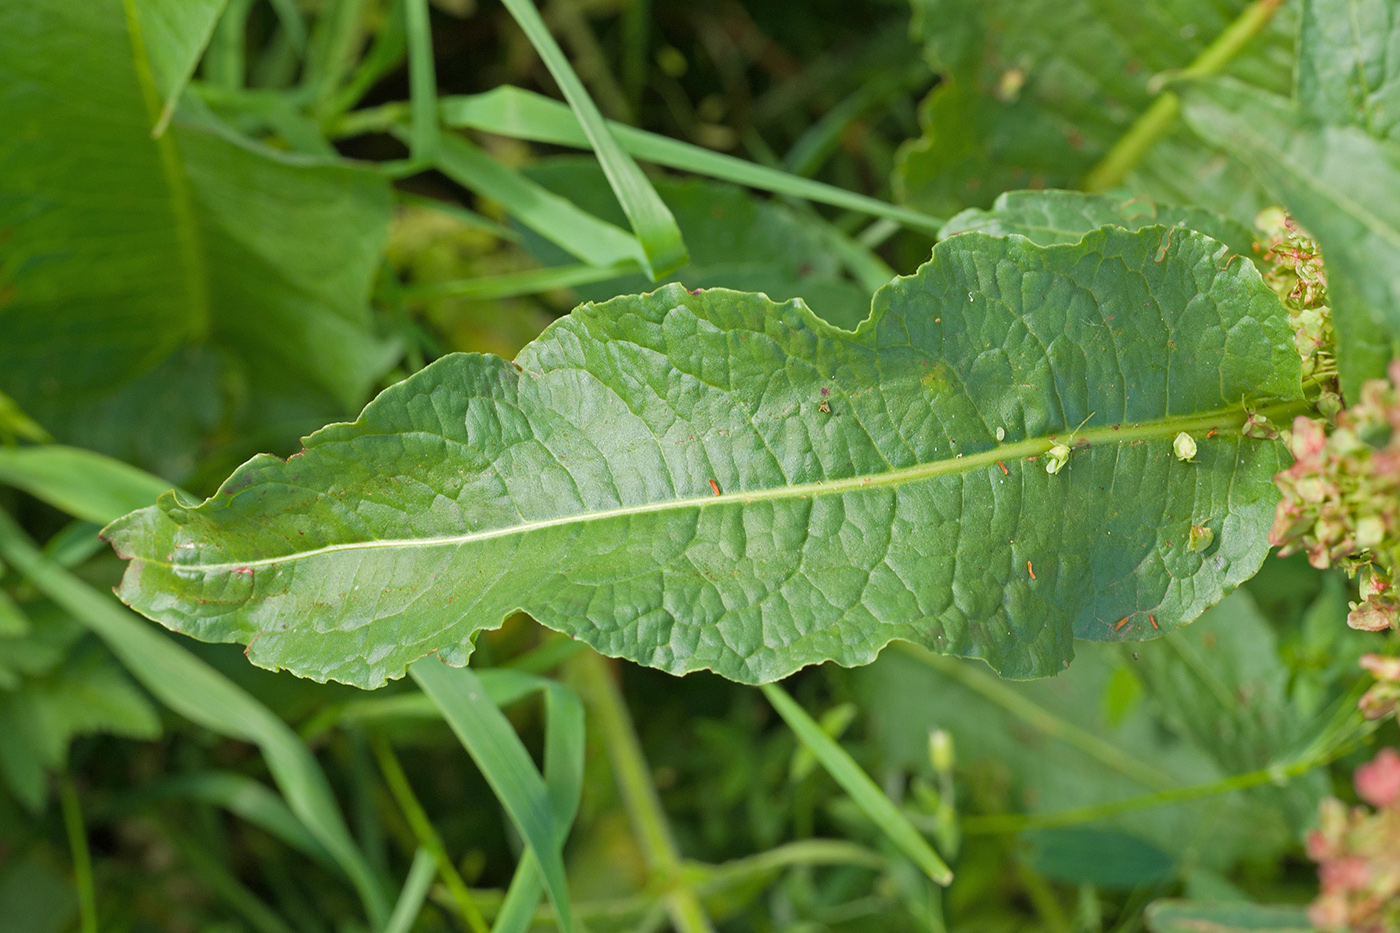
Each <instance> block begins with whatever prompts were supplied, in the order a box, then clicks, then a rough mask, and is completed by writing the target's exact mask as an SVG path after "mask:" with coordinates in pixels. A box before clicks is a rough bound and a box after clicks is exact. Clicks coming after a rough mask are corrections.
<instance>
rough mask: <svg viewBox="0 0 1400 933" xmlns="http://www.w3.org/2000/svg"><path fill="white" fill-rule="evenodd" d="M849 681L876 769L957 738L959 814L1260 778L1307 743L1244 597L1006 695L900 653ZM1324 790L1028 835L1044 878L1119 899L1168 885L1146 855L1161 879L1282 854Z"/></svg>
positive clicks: (1274, 791) (951, 666)
mask: <svg viewBox="0 0 1400 933" xmlns="http://www.w3.org/2000/svg"><path fill="white" fill-rule="evenodd" d="M854 677H855V684H856V690H857V696H858V697H859V699H860V701H861V706H862V708H864V709H868V710H870V716H871V724H872V728H873V738H874V740H875V742H876V745H877V746H878V748H879V749H880V750H881V753H882V760H884V761H886V762H887V763H889V764H891V765H893V766H895V767H898V768H901V769H909V770H913V771H915V772H921V771H926V770H927V768H928V765H927V757H928V752H927V746H928V735H929V732H930V731H931V730H933V729H945V730H947V731H949V732H950V733H951V734H952V735H953V738H954V747H955V748H956V749H957V755H958V763H959V768H960V769H961V770H962V772H963V773H964V774H967V775H968V776H969V780H970V782H971V783H972V784H974V785H979V786H981V787H983V788H984V790H983V792H982V793H980V794H978V795H975V799H974V800H971V801H968V802H967V803H966V804H965V806H967V807H970V808H976V809H982V808H989V807H990V808H995V809H996V810H998V811H1005V810H1009V811H1011V812H1025V813H1031V814H1054V813H1057V812H1059V811H1063V810H1069V809H1072V808H1077V807H1082V806H1092V805H1097V804H1103V803H1107V802H1109V801H1112V800H1116V799H1121V798H1128V797H1138V796H1141V795H1146V794H1151V793H1153V792H1155V791H1159V790H1162V789H1164V788H1177V787H1182V786H1188V785H1192V784H1204V783H1208V782H1211V781H1216V780H1219V779H1221V778H1224V777H1228V776H1231V775H1234V774H1237V773H1243V772H1246V771H1253V770H1255V769H1258V768H1263V767H1266V766H1268V765H1269V764H1271V763H1272V762H1273V760H1274V759H1275V757H1276V756H1280V755H1283V754H1285V753H1286V750H1287V749H1289V748H1291V747H1293V745H1294V743H1296V742H1298V741H1299V740H1300V739H1302V738H1304V737H1305V736H1304V731H1305V729H1306V728H1307V726H1308V722H1309V718H1310V717H1309V716H1307V715H1301V714H1300V713H1299V711H1298V710H1297V709H1296V707H1295V705H1294V704H1293V703H1291V702H1290V700H1289V698H1288V697H1287V696H1286V695H1285V692H1284V686H1285V683H1286V680H1287V678H1288V668H1287V667H1286V666H1285V664H1284V663H1283V660H1282V659H1281V657H1280V656H1279V652H1278V648H1277V644H1276V641H1275V638H1274V635H1273V633H1272V631H1271V629H1270V628H1269V625H1268V623H1267V622H1265V620H1264V619H1263V618H1262V617H1261V616H1260V615H1259V613H1258V611H1257V610H1256V609H1255V607H1254V604H1253V601H1252V600H1251V599H1250V597H1249V596H1248V595H1247V594H1245V593H1236V594H1233V595H1231V596H1230V597H1228V598H1227V599H1226V600H1225V601H1224V602H1222V603H1221V604H1220V605H1218V606H1216V607H1214V608H1212V609H1209V610H1207V611H1206V613H1205V615H1203V616H1202V617H1201V618H1200V619H1199V620H1197V621H1196V622H1195V623H1194V624H1192V625H1190V626H1188V627H1187V628H1185V629H1182V630H1180V631H1177V632H1173V633H1172V634H1170V635H1168V636H1167V637H1166V638H1165V639H1161V640H1158V641H1154V642H1151V643H1147V644H1143V645H1133V646H1132V647H1131V650H1128V649H1127V648H1126V647H1125V646H1112V645H1081V646H1080V650H1079V652H1078V657H1077V658H1076V659H1075V663H1074V665H1073V666H1072V667H1071V668H1070V670H1068V671H1065V672H1063V673H1062V674H1060V675H1058V676H1056V677H1055V678H1053V679H1050V680H1043V681H1036V682H1033V683H1025V684H1013V683H1006V682H1001V681H997V680H996V678H995V677H994V676H993V675H992V674H991V673H990V672H988V671H987V670H986V669H985V668H982V667H981V666H980V665H978V664H975V663H974V662H968V661H955V660H952V659H949V660H945V661H943V662H942V663H941V664H940V666H939V667H937V668H931V667H930V666H929V665H927V664H924V663H921V662H920V660H918V659H917V658H916V657H913V656H911V655H910V654H907V653H905V652H889V653H888V654H887V655H886V656H882V657H881V658H880V659H879V660H878V661H876V662H875V663H874V664H873V665H871V666H870V667H869V668H866V669H864V670H861V671H858V672H856V673H855V675H854ZM1008 694H1009V695H1011V696H1013V697H1015V698H1016V699H1018V700H1019V701H1020V702H1023V703H1029V704H1031V705H1033V706H1034V707H1035V708H1036V709H1037V710H1039V711H1040V712H1041V713H1042V714H1046V715H1048V716H1049V717H1051V718H1052V719H1054V720H1055V721H1057V723H1058V724H1059V726H1058V727H1059V728H1060V729H1062V730H1063V731H1062V732H1061V733H1058V734H1057V733H1052V732H1048V731H1045V730H1043V729H1041V728H1039V727H1038V726H1037V723H1036V722H1034V721H1028V720H1026V719H1024V718H1022V717H1020V716H1018V715H1017V714H1016V711H1015V709H1014V708H1012V707H1011V706H1010V705H1008V704H1006V703H1004V702H999V701H998V700H997V697H999V696H1003V695H1008ZM1326 790H1327V788H1326V782H1325V780H1324V779H1323V777H1322V775H1321V774H1319V773H1314V774H1311V775H1308V776H1305V777H1303V778H1297V779H1294V780H1293V781H1292V782H1290V783H1289V784H1287V785H1285V786H1284V787H1280V788H1274V787H1264V788H1257V789H1254V790H1252V791H1249V792H1248V793H1244V794H1232V795H1228V796H1218V797H1213V798H1208V799H1205V800H1200V801H1193V802H1189V803H1177V804H1169V805H1164V806H1160V807H1156V808H1150V809H1144V810H1139V811H1136V812H1131V813H1125V814H1119V815H1117V816H1113V817H1110V818H1107V819H1105V820H1102V821H1099V822H1095V823H1092V824H1087V825H1080V826H1076V827H1063V828H1056V829H1045V830H1038V831H1036V832H1034V833H1033V834H1031V836H1032V838H1034V839H1035V841H1036V842H1037V843H1038V844H1040V845H1042V846H1046V845H1049V846H1054V847H1055V851H1057V852H1058V853H1059V854H1060V856H1061V858H1060V864H1058V865H1053V866H1045V867H1046V868H1047V869H1048V870H1049V871H1050V872H1052V873H1053V875H1054V876H1055V877H1057V878H1060V879H1061V880H1064V881H1069V882H1072V883H1099V884H1102V883H1108V884H1109V886H1111V887H1126V888H1130V887H1134V886H1135V885H1137V884H1143V883H1149V882H1156V881H1162V880H1164V878H1163V877H1161V876H1160V875H1158V876H1155V877H1154V876H1152V874H1151V872H1152V871H1159V870H1160V868H1161V864H1160V862H1157V861H1156V860H1154V859H1153V857H1152V856H1151V854H1150V853H1151V852H1154V851H1155V852H1157V853H1159V854H1160V853H1166V854H1167V855H1168V856H1170V857H1169V859H1168V860H1167V864H1166V868H1167V870H1168V871H1167V874H1168V875H1177V874H1179V873H1186V872H1189V871H1191V870H1193V869H1207V870H1210V871H1215V872H1224V871H1227V870H1229V869H1230V868H1232V867H1233V866H1234V865H1235V864H1236V863H1238V862H1239V861H1240V860H1242V859H1243V860H1253V859H1256V858H1268V857H1270V856H1277V855H1281V854H1282V853H1283V852H1286V851H1290V850H1291V849H1292V847H1293V846H1294V845H1295V844H1296V843H1295V840H1296V838H1297V834H1299V833H1301V832H1302V831H1303V830H1304V829H1305V828H1306V827H1307V826H1309V825H1310V823H1311V821H1312V819H1313V818H1314V813H1315V810H1316V805H1317V801H1318V800H1319V799H1321V797H1322V795H1323V794H1324V793H1325V792H1326ZM1281 816H1282V817H1283V819H1282V820H1281V819H1280V817H1281ZM1085 829H1093V830H1095V831H1098V832H1099V833H1101V834H1103V833H1112V834H1117V835H1115V836H1113V837H1112V838H1113V839H1114V840H1115V841H1114V842H1113V844H1114V845H1115V847H1116V848H1117V849H1118V850H1119V851H1120V853H1121V854H1123V859H1122V860H1123V861H1125V862H1127V861H1134V866H1135V870H1136V871H1137V872H1140V873H1141V874H1133V872H1132V871H1129V866H1128V865H1126V864H1125V865H1112V866H1105V865H1104V864H1103V862H1104V852H1103V851H1102V845H1101V844H1102V843H1104V842H1106V841H1108V840H1109V838H1110V837H1109V836H1106V835H1100V836H1097V837H1084V836H1082V835H1079V834H1080V833H1082V831H1083V830H1085ZM1129 855H1132V856H1133V857H1134V858H1133V859H1130V858H1129ZM1110 861H1112V860H1111V859H1110ZM1106 871H1108V872H1113V873H1114V874H1113V875H1112V876H1106V875H1105V872H1106ZM1106 879H1107V880H1106Z"/></svg>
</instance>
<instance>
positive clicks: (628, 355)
mask: <svg viewBox="0 0 1400 933" xmlns="http://www.w3.org/2000/svg"><path fill="white" fill-rule="evenodd" d="M1225 253H1226V251H1225V249H1224V247H1222V246H1221V245H1220V244H1218V243H1216V242H1215V241H1213V240H1210V239H1208V238H1205V237H1202V236H1200V235H1198V234H1193V233H1190V232H1187V231H1180V230H1172V231H1169V230H1167V229H1166V228H1162V227H1155V228H1149V229H1145V230H1142V231H1139V232H1136V233H1128V232H1125V231H1122V230H1115V229H1113V228H1105V229H1104V230H1102V231H1100V232H1099V233H1097V234H1093V235H1090V236H1088V237H1085V239H1084V240H1083V241H1082V242H1081V243H1079V244H1074V245H1064V246H1054V247H1045V248H1041V247H1036V246H1034V245H1033V244H1031V243H1029V242H1028V241H1026V240H1023V239H1020V238H1008V239H993V238H989V237H985V236H979V235H975V234H968V235H964V236H959V237H954V238H952V239H950V240H948V241H946V242H945V243H943V244H940V245H939V246H938V247H937V248H936V250H935V252H934V258H933V259H932V260H931V261H930V262H929V263H928V264H926V265H925V266H924V267H922V268H921V269H920V271H919V272H918V273H917V274H916V275H914V276H912V277H909V278H905V279H897V280H896V281H895V282H894V283H892V284H891V285H890V286H889V287H888V288H886V289H884V290H882V291H881V292H879V293H878V294H877V295H876V300H875V311H874V313H873V314H874V316H873V318H872V320H871V321H869V322H867V323H866V324H865V325H863V326H862V329H861V330H860V331H859V332H858V333H857V334H854V335H852V334H849V333H846V332H843V331H839V330H835V329H833V328H831V327H829V325H826V324H824V323H823V322H821V321H820V320H819V319H818V318H816V317H815V316H814V315H813V314H812V313H811V312H810V311H808V310H807V309H806V308H805V307H804V306H802V305H801V304H798V303H789V304H785V305H777V304H774V303H772V302H770V301H768V300H767V299H764V298H762V297H761V296H752V295H746V294H742V293H738V292H729V291H724V290H718V289H715V290H707V291H702V292H699V293H695V294H692V293H689V292H687V291H686V290H685V289H684V288H682V287H679V286H674V285H672V286H665V287H663V288H661V289H659V290H658V291H657V292H655V293H653V294H651V295H643V296H637V297H630V298H623V299H618V300H616V301H614V302H609V303H607V304H604V305H598V306H585V307H584V308H581V309H579V310H578V311H576V312H574V314H572V315H570V316H569V317H568V318H565V319H563V320H561V321H559V322H557V323H556V324H554V325H552V326H551V328H550V329H549V330H548V331H546V333H545V334H544V335H543V336H542V337H541V338H540V339H539V340H537V341H535V342H534V343H532V344H531V345H530V346H529V347H527V348H526V349H525V350H524V351H523V352H522V353H521V355H520V356H519V357H518V358H517V360H516V362H515V363H514V364H510V363H507V362H505V361H503V360H500V359H498V358H494V357H486V356H452V357H447V358H444V359H442V360H440V361H438V362H437V363H435V364H434V365H432V366H430V367H428V368H427V369H425V370H423V371H422V372H420V373H419V374H417V375H416V376H414V377H412V378H411V379H409V380H407V381H406V382H404V383H401V384H399V385H398V386H395V387H393V388H391V389H390V390H388V391H386V392H385V393H383V394H382V395H381V396H380V397H379V398H378V399H377V400H376V401H375V402H374V403H372V404H371V405H370V406H369V407H368V408H367V409H366V411H365V413H364V414H363V415H362V416H361V418H360V420H359V421H357V422H356V423H355V424H352V425H332V426H330V427H328V428H326V429H324V430H322V431H320V432H318V433H317V434H316V435H313V436H312V437H311V438H308V439H307V448H306V451H305V452H304V453H303V454H302V455H299V456H296V457H293V458H292V459H291V460H289V461H287V462H285V463H284V462H282V461H280V460H278V459H276V458H271V457H260V458H255V459H254V460H252V461H250V462H249V463H248V464H246V465H245V466H244V467H242V468H241V469H240V470H239V471H237V472H236V473H235V474H234V475H233V476H232V477H231V478H230V479H229V480H228V481H227V482H226V483H225V485H224V487H223V488H222V489H221V491H220V492H219V493H218V494H217V495H216V496H215V497H214V498H213V499H211V500H210V501H208V502H207V503H206V504H204V505H202V506H200V507H198V508H194V507H187V506H184V505H182V504H180V503H179V502H177V501H175V500H174V498H173V497H170V496H167V497H163V499H162V502H161V503H160V505H159V506H158V507H156V508H152V509H146V510H143V511H140V512H136V513H133V514H132V515H130V516H128V517H126V518H124V519H122V520H120V521H118V522H116V523H114V524H113V525H112V526H110V527H109V528H108V529H107V532H106V533H107V534H108V536H109V537H110V539H111V540H112V541H113V543H114V545H115V546H116V547H117V549H118V551H119V552H120V553H122V554H123V555H124V556H128V557H130V558H131V559H132V563H131V564H130V566H129V567H128V569H127V574H126V577H125V579H124V581H123V584H122V587H121V590H120V594H121V596H122V598H123V599H125V600H126V601H127V602H128V603H129V604H131V605H132V606H133V607H135V608H137V609H139V610H140V611H142V612H144V613H146V614H148V615H150V616H152V617H154V618H156V619H158V620H159V621H161V622H163V623H164V624H166V625H168V626H170V627H172V628H175V629H177V630H180V631H184V632H186V633H188V634H191V635H193V636H195V637H197V638H203V639H208V640H225V641H227V640H237V641H244V642H247V643H248V644H249V650H248V655H249V657H250V658H251V659H252V660H253V661H254V662H255V663H258V664H261V665H264V666H270V667H286V668H289V669H291V670H293V671H294V672H296V673H298V674H301V675H303V676H309V677H312V678H316V679H326V678H333V679H337V680H344V681H347V682H351V683H356V684H359V685H363V686H373V685H377V684H379V683H382V682H383V680H384V679H385V678H387V677H395V676H399V675H400V674H401V673H402V671H403V668H404V666H405V664H407V663H408V662H410V661H412V660H414V659H416V658H418V657H421V656H423V655H425V654H428V653H431V652H433V651H436V652H438V653H439V654H440V655H441V657H442V658H443V659H444V660H446V661H448V662H449V663H453V664H462V663H465V661H466V659H467V656H468V654H469V653H470V649H471V641H472V638H473V636H474V634H475V633H476V632H477V631H479V630H480V629H481V628H482V627H484V626H490V625H494V624H496V623H497V622H498V621H499V620H500V619H501V618H502V617H503V616H504V615H506V614H508V613H509V612H511V611H514V610H516V609H525V610H526V611H529V612H530V613H531V614H533V615H534V616H536V618H538V619H539V620H540V621H541V622H543V623H544V624H546V625H548V626H550V627H553V628H557V629H559V630H561V631H564V632H567V633H569V634H571V635H575V636H577V637H580V638H582V639H584V640H585V641H588V642H589V643H590V644H592V645H594V646H595V647H597V648H598V649H599V650H601V651H603V652H605V653H609V654H613V655H620V656H625V657H628V658H631V659H634V660H637V661H639V662H641V663H644V664H648V665H651V666H654V667H659V668H662V669H664V670H668V671H671V672H674V673H681V672H684V671H688V670H695V669H699V668H710V669H713V670H715V671H716V672H718V673H721V674H723V675H725V676H727V677H730V678H733V679H738V680H744V681H764V680H772V679H775V678H778V677H782V676H784V675H785V674H787V673H789V672H791V671H792V670H795V669H796V668H798V667H801V666H803V665H804V664H810V663H814V662H817V661H821V660H826V659H835V660H838V661H840V662H842V663H845V664H859V663H864V662H867V661H869V660H871V659H872V658H873V657H874V656H875V654H876V653H877V652H878V651H879V649H880V648H881V647H882V646H883V645H884V644H886V643H887V642H889V641H890V640H892V639H895V638H904V639H909V640H913V641H916V642H920V643H923V644H927V645H929V646H932V647H934V648H935V649H936V650H939V651H942V652H947V653H955V654H962V655H975V656H980V657H984V658H986V659H987V660H988V661H989V662H990V663H991V664H992V665H993V666H994V667H996V668H997V669H998V670H1000V671H1002V672H1003V673H1006V674H1008V675H1011V676H1018V677H1029V676H1036V675H1045V674H1049V673H1053V672H1055V671H1056V670H1058V669H1060V668H1061V667H1062V666H1063V665H1065V664H1067V663H1068V660H1069V657H1070V655H1071V647H1070V641H1071V638H1072V636H1073V635H1075V634H1078V635H1081V636H1085V637H1093V638H1110V639H1118V638H1130V637H1150V636H1151V635H1152V634H1153V633H1154V632H1155V631H1157V630H1158V629H1160V628H1166V629H1171V628H1175V627H1177V626H1179V625H1182V624H1184V623H1186V622H1189V621H1190V620H1191V619H1193V618H1195V617H1196V616H1197V615H1198V614H1199V613H1200V612H1201V611H1202V610H1204V609H1205V608H1206V607H1207V606H1208V605H1210V604H1211V603H1213V602H1215V601H1216V600H1218V599H1219V598H1220V597H1221V596H1222V595H1224V593H1226V592H1228V591H1229V590H1230V589H1232V588H1233V587H1235V586H1236V585H1238V584H1239V583H1240V582H1241V581H1243V580H1245V579H1247V578H1248V577H1249V576H1251V575H1252V574H1253V573H1254V572H1255V571H1256V570H1257V569H1258V566H1259V563H1260V561H1262V559H1263V556H1264V553H1265V552H1266V550H1267V545H1266V542H1265V539H1264V534H1265V530H1266V529H1267V527H1268V525H1269V524H1270V520H1271V518H1272V511H1273V503H1274V499H1275V495H1276V493H1275V492H1274V488H1273V484H1272V482H1271V477H1272V474H1273V473H1274V472H1276V471H1277V470H1278V469H1279V467H1280V456H1281V447H1280V445H1278V444H1276V443H1274V442H1267V441H1257V440H1253V439H1249V438H1244V437H1242V436H1241V435H1240V433H1239V426H1240V424H1241V422H1242V420H1243V411H1242V407H1241V402H1242V400H1248V399H1255V400H1261V401H1262V400H1263V399H1266V398H1270V397H1272V398H1277V399H1296V398H1297V397H1298V396H1299V394H1300V385H1299V363H1298V358H1297V354H1296V352H1295V351H1294V350H1293V348H1292V344H1291V340H1290V339H1289V335H1290V332H1289V330H1288V324H1287V319H1286V316H1285V314H1284V312H1283V309H1282V306H1281V305H1280V304H1279V303H1278V300H1277V298H1276V297H1275V296H1274V295H1273V293H1272V292H1270V291H1269V290H1268V289H1267V287H1266V286H1265V285H1264V284H1263V282H1262V280H1260V278H1259V276H1258V273H1257V272H1256V271H1255V270H1254V268H1253V266H1250V265H1247V264H1244V263H1234V264H1229V263H1227V262H1226V261H1225ZM1291 407H1293V408H1296V407H1297V404H1296V403H1295V404H1294V405H1292V406H1291ZM1285 410H1291V408H1290V407H1289V406H1285ZM1282 413H1284V411H1278V412H1276V416H1277V415H1278V414H1282ZM1144 422H1146V424H1142V423H1144ZM1080 425H1083V426H1084V429H1085V433H1084V434H1083V435H1081V436H1082V438H1083V439H1084V440H1087V441H1090V442H1091V443H1090V444H1089V446H1088V447H1087V448H1081V449H1080V450H1078V451H1077V452H1076V453H1075V455H1074V458H1073V460H1072V461H1071V464H1070V466H1069V467H1068V469H1067V470H1066V471H1065V472H1063V473H1061V474H1059V475H1053V476H1052V475H1049V474H1048V473H1047V472H1046V470H1045V469H1044V463H1043V462H1041V461H1034V462H1033V461H1028V460H1027V459H1025V458H1027V457H1037V456H1040V455H1044V454H1045V452H1046V451H1047V450H1048V449H1049V447H1050V441H1049V440H1048V438H1049V437H1050V436H1051V435H1063V434H1065V433H1067V432H1069V431H1072V430H1074V429H1075V428H1076V427H1077V426H1080ZM1120 426H1121V431H1120ZM1184 427H1191V428H1192V429H1194V430H1196V431H1197V432H1198V433H1199V434H1200V435H1201V437H1200V440H1199V442H1198V443H1199V444H1200V453H1199V455H1198V458H1197V461H1196V462H1193V463H1182V462H1179V461H1177V460H1176V459H1175V457H1174V456H1173V455H1172V453H1171V439H1172V437H1173V436H1174V435H1175V434H1176V433H1177V431H1178V430H1181V429H1182V428H1184ZM997 428H1001V429H1002V431H1003V434H1004V443H1001V444H999V441H998V438H997V437H996V429H997ZM1208 428H1210V429H1215V430H1217V431H1218V434H1217V435H1216V436H1214V437H1213V438H1210V439H1207V438H1206V437H1205V436H1204V435H1205V432H1206V429H1208ZM998 461H1003V462H1002V463H1000V464H999V463H998ZM1003 466H1004V467H1005V472H1003V470H1002V467H1003ZM711 481H713V483H714V487H715V488H717V489H718V491H720V492H721V493H722V495H719V496H715V495H714V494H713V492H712V487H711ZM833 485H834V488H831V487H833ZM1192 524H1206V525H1208V526H1209V527H1211V528H1212V530H1214V531H1215V542H1214V544H1213V545H1212V547H1211V548H1210V549H1208V550H1206V551H1205V552H1202V553H1194V552H1192V551H1191V550H1190V549H1189V548H1188V547H1187V546H1186V538H1187V532H1188V530H1189V528H1190V526H1191V525H1192ZM1032 563H1033V564H1034V566H1032ZM1149 615H1151V616H1152V618H1149ZM1122 618H1128V620H1129V622H1130V623H1131V625H1127V624H1126V623H1125V626H1126V627H1125V626H1119V625H1117V623H1118V621H1119V620H1120V619H1122ZM1149 623H1151V624H1149Z"/></svg>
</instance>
